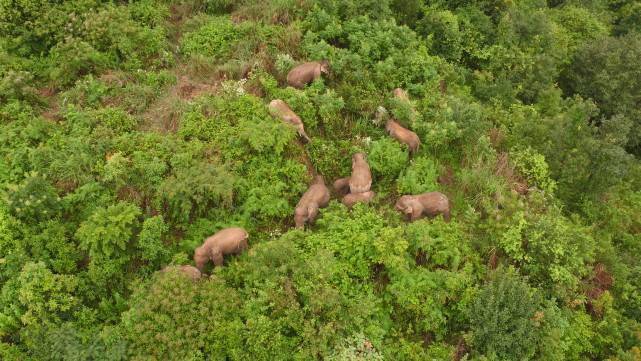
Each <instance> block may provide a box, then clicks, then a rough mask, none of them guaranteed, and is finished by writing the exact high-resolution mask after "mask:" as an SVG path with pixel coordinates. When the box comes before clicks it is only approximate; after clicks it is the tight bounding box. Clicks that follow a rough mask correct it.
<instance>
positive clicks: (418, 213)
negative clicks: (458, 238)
mask: <svg viewBox="0 0 641 361" xmlns="http://www.w3.org/2000/svg"><path fill="white" fill-rule="evenodd" d="M394 208H396V210H398V211H401V212H403V213H404V214H405V216H406V217H407V218H408V220H409V221H412V222H413V221H415V220H417V219H420V218H422V217H423V216H427V217H430V218H432V217H436V216H437V215H439V214H441V215H443V219H444V220H445V221H446V222H449V221H450V201H449V199H448V198H447V196H446V195H445V194H443V193H440V192H428V193H423V194H418V195H405V196H402V197H401V198H399V199H398V201H396V205H395V206H394Z"/></svg>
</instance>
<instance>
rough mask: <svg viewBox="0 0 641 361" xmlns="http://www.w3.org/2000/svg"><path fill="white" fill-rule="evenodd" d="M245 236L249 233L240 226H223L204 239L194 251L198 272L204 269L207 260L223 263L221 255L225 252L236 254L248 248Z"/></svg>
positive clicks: (218, 264)
mask: <svg viewBox="0 0 641 361" xmlns="http://www.w3.org/2000/svg"><path fill="white" fill-rule="evenodd" d="M247 238H249V234H248V233H247V231H245V230H244V229H242V228H237V227H233V228H225V229H222V230H220V231H218V232H217V233H216V234H214V235H213V236H211V237H209V238H207V239H205V242H204V243H203V244H202V246H200V247H198V248H196V250H195V251H194V263H196V267H197V268H198V270H199V271H200V272H202V271H203V270H204V269H205V265H206V264H207V262H208V261H209V260H211V261H212V262H214V265H215V266H217V267H220V266H222V265H223V256H224V255H226V254H238V253H241V252H242V251H244V250H246V249H247V248H248V244H247Z"/></svg>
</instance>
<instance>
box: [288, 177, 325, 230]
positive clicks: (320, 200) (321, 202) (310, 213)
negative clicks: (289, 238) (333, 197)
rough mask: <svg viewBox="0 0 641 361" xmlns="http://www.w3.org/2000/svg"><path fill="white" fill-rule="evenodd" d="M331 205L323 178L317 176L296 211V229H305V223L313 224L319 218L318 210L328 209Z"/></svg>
mask: <svg viewBox="0 0 641 361" xmlns="http://www.w3.org/2000/svg"><path fill="white" fill-rule="evenodd" d="M328 203H329V189H327V186H325V180H324V179H323V177H322V176H320V175H319V176H316V178H315V179H314V182H313V183H312V185H311V186H309V189H307V191H306V192H305V194H303V196H302V197H301V198H300V201H298V204H297V205H296V210H295V211H294V222H295V223H296V228H303V227H305V223H312V222H314V220H315V219H316V217H317V216H318V210H319V209H320V208H323V207H327V204H328Z"/></svg>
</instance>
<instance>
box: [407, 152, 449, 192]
mask: <svg viewBox="0 0 641 361" xmlns="http://www.w3.org/2000/svg"><path fill="white" fill-rule="evenodd" d="M438 173H439V171H438V167H437V165H436V163H435V162H434V161H433V160H432V159H431V158H427V157H418V158H415V159H413V160H412V162H411V164H410V166H409V167H407V168H406V169H405V170H404V171H403V172H402V173H401V175H400V177H399V178H398V186H397V188H398V193H400V194H419V193H425V192H431V191H435V190H437V188H438V187H437V185H436V179H437V177H438Z"/></svg>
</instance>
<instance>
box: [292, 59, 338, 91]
mask: <svg viewBox="0 0 641 361" xmlns="http://www.w3.org/2000/svg"><path fill="white" fill-rule="evenodd" d="M328 73H329V62H328V61H327V60H321V61H311V62H308V63H303V64H300V65H298V66H296V67H294V68H293V69H292V70H290V71H289V73H288V74H287V84H289V85H290V86H293V87H294V88H298V89H302V88H304V87H305V85H307V84H309V83H311V82H313V81H314V80H316V79H318V78H320V77H321V75H322V74H328Z"/></svg>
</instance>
